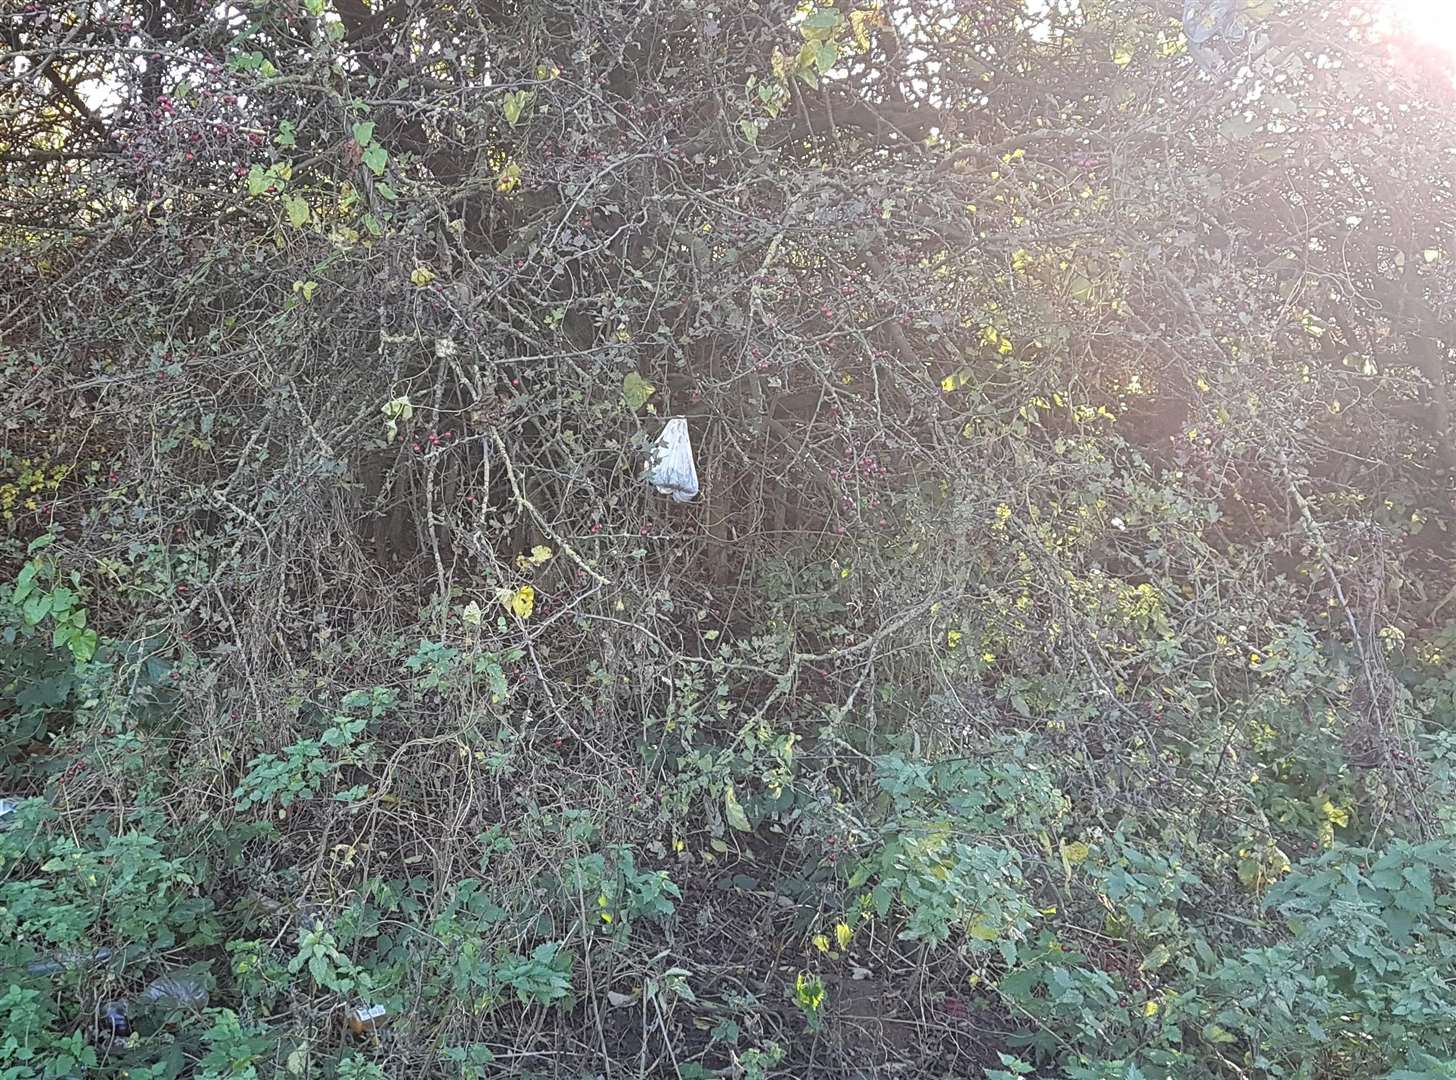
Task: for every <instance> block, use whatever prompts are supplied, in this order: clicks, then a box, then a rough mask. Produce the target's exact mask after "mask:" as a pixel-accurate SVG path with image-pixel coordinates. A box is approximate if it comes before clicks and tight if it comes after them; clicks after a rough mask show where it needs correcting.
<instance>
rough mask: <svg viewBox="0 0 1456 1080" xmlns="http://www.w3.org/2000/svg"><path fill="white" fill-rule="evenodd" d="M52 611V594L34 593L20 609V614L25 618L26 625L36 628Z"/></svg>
mask: <svg viewBox="0 0 1456 1080" xmlns="http://www.w3.org/2000/svg"><path fill="white" fill-rule="evenodd" d="M50 610H51V594H50V593H33V594H32V595H31V596H30V598H29V599H28V600H26V601H25V605H24V606H23V607H22V608H21V609H20V614H21V615H22V617H24V619H25V622H26V625H28V626H34V625H36V623H38V622H40V621H41V620H42V619H44V618H45V617H46V615H48V614H49V613H50Z"/></svg>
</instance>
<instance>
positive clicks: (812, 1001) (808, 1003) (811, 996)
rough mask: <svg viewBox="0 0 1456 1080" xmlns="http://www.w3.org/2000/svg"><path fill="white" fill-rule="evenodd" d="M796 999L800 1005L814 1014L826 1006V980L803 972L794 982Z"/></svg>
mask: <svg viewBox="0 0 1456 1080" xmlns="http://www.w3.org/2000/svg"><path fill="white" fill-rule="evenodd" d="M794 997H795V998H797V999H798V1002H799V1004H800V1005H802V1006H803V1007H804V1008H806V1009H808V1010H809V1011H810V1012H813V1011H814V1010H816V1009H818V1008H819V1006H820V1005H823V1004H824V980H823V979H821V978H819V976H818V975H810V974H808V973H807V972H802V971H801V972H800V973H799V977H798V978H796V979H795V980H794Z"/></svg>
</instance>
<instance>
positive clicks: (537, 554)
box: [531, 544, 553, 566]
mask: <svg viewBox="0 0 1456 1080" xmlns="http://www.w3.org/2000/svg"><path fill="white" fill-rule="evenodd" d="M552 554H553V552H552V550H551V549H550V548H549V547H547V546H546V545H545V544H537V545H536V546H535V547H533V548H532V549H531V561H532V562H533V563H535V564H536V565H537V566H540V565H541V564H542V563H544V562H545V561H546V560H547V559H549V558H551V556H552Z"/></svg>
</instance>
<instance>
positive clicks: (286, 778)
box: [234, 687, 397, 810]
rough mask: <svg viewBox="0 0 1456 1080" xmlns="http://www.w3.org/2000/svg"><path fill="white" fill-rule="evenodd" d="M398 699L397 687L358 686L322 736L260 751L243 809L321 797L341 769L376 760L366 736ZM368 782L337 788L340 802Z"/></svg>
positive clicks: (245, 783) (245, 782) (246, 782)
mask: <svg viewBox="0 0 1456 1080" xmlns="http://www.w3.org/2000/svg"><path fill="white" fill-rule="evenodd" d="M396 701H397V696H396V693H395V691H393V690H390V689H387V688H384V687H375V688H374V689H372V690H355V691H352V692H351V693H348V694H346V695H344V697H343V699H342V700H341V701H340V703H339V704H340V706H341V707H342V709H343V710H344V711H343V712H340V713H337V714H335V715H334V716H333V717H331V718H330V719H329V720H328V721H327V723H326V724H325V725H324V729H323V731H322V732H321V733H320V734H319V735H318V737H317V738H309V739H299V740H297V741H296V742H293V743H290V744H289V745H288V746H286V747H284V748H283V750H282V751H281V752H280V753H277V754H259V755H257V756H256V757H254V758H253V759H252V761H251V762H249V764H248V771H247V773H246V774H245V775H244V776H243V779H242V782H241V783H239V785H238V788H237V791H236V792H234V798H236V799H237V806H238V809H239V810H248V809H251V808H253V807H263V806H270V805H276V806H277V807H278V808H279V809H280V810H286V808H287V807H289V806H291V805H292V804H293V803H294V802H296V801H298V800H301V799H312V798H316V797H318V796H320V795H322V794H324V793H325V792H326V791H329V790H330V789H332V788H333V787H334V786H335V784H334V777H335V776H336V774H337V773H338V772H339V770H341V769H343V768H345V767H347V766H351V765H355V766H363V765H368V764H371V763H372V762H373V761H374V757H375V750H374V744H373V743H372V742H371V741H370V740H368V739H361V738H360V736H361V735H363V734H364V733H365V730H366V729H367V728H368V726H369V723H370V721H371V720H375V721H377V720H379V719H381V718H382V717H384V716H385V715H387V714H388V713H389V712H390V711H391V710H392V709H393V708H394V705H395V703H396ZM366 790H367V786H366V785H363V784H355V785H353V786H352V787H349V788H346V789H344V790H342V791H333V792H332V798H333V799H335V800H336V801H338V802H354V801H356V800H358V799H360V798H362V797H363V796H364V793H365V791H366Z"/></svg>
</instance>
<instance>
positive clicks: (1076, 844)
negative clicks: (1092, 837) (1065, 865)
mask: <svg viewBox="0 0 1456 1080" xmlns="http://www.w3.org/2000/svg"><path fill="white" fill-rule="evenodd" d="M1087 855H1088V848H1087V845H1086V844H1084V843H1082V841H1080V840H1073V841H1072V842H1071V843H1070V844H1063V845H1062V858H1064V859H1066V860H1067V862H1069V863H1071V864H1072V865H1073V866H1076V865H1077V864H1078V863H1080V862H1085V861H1086V860H1087Z"/></svg>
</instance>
